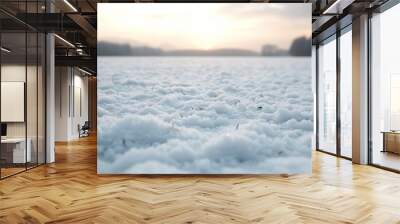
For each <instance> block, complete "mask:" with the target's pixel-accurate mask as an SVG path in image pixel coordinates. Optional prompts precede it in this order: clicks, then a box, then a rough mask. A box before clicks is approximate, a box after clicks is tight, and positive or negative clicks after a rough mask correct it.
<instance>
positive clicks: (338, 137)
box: [336, 29, 342, 156]
mask: <svg viewBox="0 0 400 224" xmlns="http://www.w3.org/2000/svg"><path fill="white" fill-rule="evenodd" d="M340 35H341V32H340V30H339V29H338V30H337V31H336V154H337V155H338V156H341V145H342V144H341V133H342V132H341V119H340V111H341V110H340V91H341V90H340V83H341V79H340V78H341V70H340V69H341V66H340Z"/></svg>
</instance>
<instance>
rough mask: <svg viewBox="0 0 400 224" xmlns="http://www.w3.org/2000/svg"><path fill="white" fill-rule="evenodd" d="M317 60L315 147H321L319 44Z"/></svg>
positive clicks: (317, 46)
mask: <svg viewBox="0 0 400 224" xmlns="http://www.w3.org/2000/svg"><path fill="white" fill-rule="evenodd" d="M315 60H316V63H315V65H316V68H315V76H316V77H315V85H316V86H315V93H316V96H315V101H316V102H315V113H316V115H315V124H316V125H315V132H316V136H315V148H316V149H319V45H318V44H317V45H316V49H315Z"/></svg>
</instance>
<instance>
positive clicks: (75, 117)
mask: <svg viewBox="0 0 400 224" xmlns="http://www.w3.org/2000/svg"><path fill="white" fill-rule="evenodd" d="M55 85H56V92H55V120H56V131H55V140H56V141H70V140H73V139H77V138H78V137H79V132H78V125H81V126H82V125H83V124H84V122H85V121H87V120H88V78H87V77H86V76H84V74H83V73H82V72H80V71H79V70H77V69H76V68H72V67H56V84H55ZM79 95H80V97H79ZM79 101H81V102H79ZM80 106H81V107H82V108H79V107H80ZM80 109H81V110H82V111H80Z"/></svg>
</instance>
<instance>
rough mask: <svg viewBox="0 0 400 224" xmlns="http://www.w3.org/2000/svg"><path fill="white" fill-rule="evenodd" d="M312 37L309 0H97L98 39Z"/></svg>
mask: <svg viewBox="0 0 400 224" xmlns="http://www.w3.org/2000/svg"><path fill="white" fill-rule="evenodd" d="M299 36H311V4H295V3H289V4H281V3H279V4H278V3H275V4H273V3H241V4H238V3H230V4H222V3H208V4H205V3H186V4H185V3H176V4H175V3H174V4H167V3H165V4H160V3H158V4H157V3H142V4H129V3H126V4H122V3H114V4H113V3H100V4H98V39H99V40H100V41H113V42H120V43H130V44H132V45H147V46H152V47H161V48H163V49H213V48H242V49H250V50H256V51H259V50H260V47H261V46H262V45H263V44H266V43H268V44H275V45H277V46H279V47H281V48H288V47H289V45H290V44H291V42H292V40H293V39H294V38H296V37H299Z"/></svg>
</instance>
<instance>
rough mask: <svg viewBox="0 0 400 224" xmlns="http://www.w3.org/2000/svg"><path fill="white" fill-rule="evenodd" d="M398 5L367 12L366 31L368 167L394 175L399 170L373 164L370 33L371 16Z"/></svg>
mask: <svg viewBox="0 0 400 224" xmlns="http://www.w3.org/2000/svg"><path fill="white" fill-rule="evenodd" d="M398 4H400V0H389V1H387V2H385V3H384V4H383V5H381V6H379V7H378V8H376V9H373V10H370V11H368V21H367V22H368V25H367V27H368V30H367V45H368V54H367V66H368V69H367V80H368V81H367V82H368V96H367V97H368V99H367V102H368V105H367V107H368V112H367V113H368V114H367V116H368V124H367V128H368V161H367V163H368V165H370V166H373V167H376V168H379V169H383V170H387V171H390V172H394V173H400V169H395V168H391V167H388V166H384V165H382V164H377V163H374V159H373V158H374V156H373V154H374V153H373V152H374V149H373V143H374V142H373V137H372V132H373V130H372V116H373V113H372V105H373V101H372V94H373V92H374V90H373V88H372V64H373V61H372V55H373V49H372V41H373V39H372V31H373V27H372V19H373V17H374V16H373V14H374V13H384V12H385V11H387V10H389V9H391V8H392V7H394V6H396V5H398Z"/></svg>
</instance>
